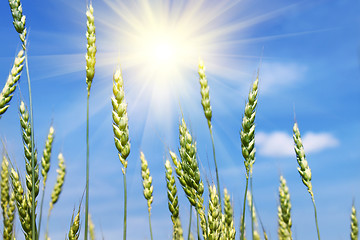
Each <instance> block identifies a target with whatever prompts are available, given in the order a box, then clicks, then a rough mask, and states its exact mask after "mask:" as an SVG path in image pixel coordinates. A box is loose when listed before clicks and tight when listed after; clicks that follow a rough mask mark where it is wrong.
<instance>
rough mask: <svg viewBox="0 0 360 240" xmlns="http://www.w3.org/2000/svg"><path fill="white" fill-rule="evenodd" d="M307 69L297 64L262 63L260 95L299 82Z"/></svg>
mask: <svg viewBox="0 0 360 240" xmlns="http://www.w3.org/2000/svg"><path fill="white" fill-rule="evenodd" d="M306 71H307V67H306V66H304V65H300V64H297V63H281V62H264V63H263V64H262V66H261V69H260V74H261V75H260V77H261V82H262V83H261V89H260V90H261V91H262V93H267V94H268V93H274V92H275V91H280V90H281V88H284V87H289V86H292V85H293V84H294V83H295V82H298V81H299V80H301V79H302V78H303V76H304V74H305V72H306Z"/></svg>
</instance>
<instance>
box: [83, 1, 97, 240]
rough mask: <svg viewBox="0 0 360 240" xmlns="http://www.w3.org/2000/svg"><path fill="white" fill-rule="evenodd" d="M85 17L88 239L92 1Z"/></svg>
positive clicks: (86, 220) (93, 32)
mask: <svg viewBox="0 0 360 240" xmlns="http://www.w3.org/2000/svg"><path fill="white" fill-rule="evenodd" d="M86 18H87V22H86V25H87V31H86V39H87V51H86V56H85V59H86V85H87V99H86V191H85V192H86V194H85V240H87V239H88V227H89V223H88V222H89V219H88V218H89V184H90V183H89V168H90V163H89V99H90V88H91V84H92V81H93V78H94V75H95V62H96V59H95V54H96V46H95V41H96V35H95V23H94V20H95V19H94V9H93V7H92V3H91V1H90V4H89V6H88V8H87V11H86Z"/></svg>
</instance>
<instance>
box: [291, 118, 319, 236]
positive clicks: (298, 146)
mask: <svg viewBox="0 0 360 240" xmlns="http://www.w3.org/2000/svg"><path fill="white" fill-rule="evenodd" d="M293 139H294V150H295V153H296V159H297V162H298V164H299V167H298V172H299V174H300V176H301V180H302V182H303V183H304V185H305V186H306V187H307V190H308V192H309V193H310V196H311V200H312V203H313V206H314V215H315V223H316V230H317V236H318V239H319V240H320V231H319V225H318V220H317V212H316V205H315V198H314V193H313V190H312V184H311V169H310V167H309V164H308V162H307V160H306V156H305V150H304V147H303V144H302V140H301V135H300V130H299V127H298V124H297V123H296V122H295V123H294V127H293Z"/></svg>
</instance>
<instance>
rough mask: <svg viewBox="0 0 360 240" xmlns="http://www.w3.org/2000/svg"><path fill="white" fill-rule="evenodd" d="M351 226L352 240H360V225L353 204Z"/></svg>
mask: <svg viewBox="0 0 360 240" xmlns="http://www.w3.org/2000/svg"><path fill="white" fill-rule="evenodd" d="M350 219H351V224H350V228H351V233H350V239H351V240H358V238H359V224H358V219H357V217H356V209H355V206H354V204H353V206H352V208H351V216H350Z"/></svg>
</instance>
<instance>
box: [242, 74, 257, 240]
mask: <svg viewBox="0 0 360 240" xmlns="http://www.w3.org/2000/svg"><path fill="white" fill-rule="evenodd" d="M258 84H259V72H258V73H257V77H256V79H255V81H254V82H253V84H252V88H251V90H250V92H249V95H248V101H247V102H246V104H245V111H244V116H243V120H242V129H241V132H240V139H241V150H242V155H243V157H244V165H245V169H246V174H245V176H246V184H245V192H244V201H243V210H242V217H241V226H240V240H245V206H246V197H247V191H248V185H249V178H250V190H251V191H252V171H253V164H254V163H255V152H256V149H255V116H256V106H257V94H258ZM251 205H253V204H251ZM251 209H252V210H251V211H253V208H252V207H251ZM251 225H252V226H253V222H252V224H251ZM252 235H253V238H254V237H255V236H254V231H252Z"/></svg>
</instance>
